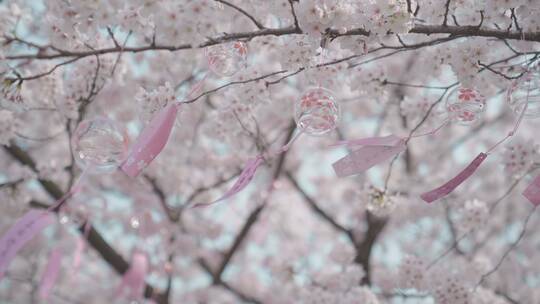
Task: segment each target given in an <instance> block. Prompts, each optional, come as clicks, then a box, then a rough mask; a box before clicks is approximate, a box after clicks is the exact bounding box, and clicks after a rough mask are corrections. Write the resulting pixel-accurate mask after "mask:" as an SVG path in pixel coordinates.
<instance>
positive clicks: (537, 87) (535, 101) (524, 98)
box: [506, 66, 540, 118]
mask: <svg viewBox="0 0 540 304" xmlns="http://www.w3.org/2000/svg"><path fill="white" fill-rule="evenodd" d="M506 102H507V103H508V105H509V106H510V108H511V109H512V111H514V113H516V114H517V115H519V114H520V113H521V112H522V111H523V109H524V107H525V106H527V108H526V109H525V112H524V113H523V117H524V118H538V117H540V70H539V69H538V66H533V67H532V68H531V69H530V70H529V71H528V72H526V73H525V74H524V75H523V76H522V77H520V78H518V79H516V80H514V81H513V82H512V84H511V85H510V87H509V88H508V91H507V93H506Z"/></svg>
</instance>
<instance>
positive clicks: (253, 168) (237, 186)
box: [192, 156, 263, 208]
mask: <svg viewBox="0 0 540 304" xmlns="http://www.w3.org/2000/svg"><path fill="white" fill-rule="evenodd" d="M262 163H263V158H262V157H261V156H257V157H256V158H251V159H249V160H248V161H247V163H246V165H245V167H244V170H242V173H240V176H239V177H238V179H237V180H236V182H235V183H234V185H233V186H232V187H231V188H230V189H229V190H228V191H227V192H225V194H224V195H223V196H222V197H220V198H218V199H217V200H215V201H213V202H210V203H200V204H195V205H193V206H192V208H197V207H206V206H210V205H213V204H216V203H219V202H221V201H223V200H225V199H228V198H229V197H231V196H233V195H235V194H237V193H238V192H240V191H242V190H244V188H246V187H247V185H249V183H250V182H251V180H252V179H253V177H254V176H255V172H257V169H258V168H259V166H260V165H261V164H262Z"/></svg>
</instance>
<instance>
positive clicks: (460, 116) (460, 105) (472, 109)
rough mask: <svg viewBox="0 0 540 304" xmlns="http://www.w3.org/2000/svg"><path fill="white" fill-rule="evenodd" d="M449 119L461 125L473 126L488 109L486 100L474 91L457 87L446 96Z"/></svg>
mask: <svg viewBox="0 0 540 304" xmlns="http://www.w3.org/2000/svg"><path fill="white" fill-rule="evenodd" d="M445 105H446V110H447V112H448V114H449V118H450V119H451V120H452V121H454V122H456V123H458V124H461V125H472V124H474V123H476V122H478V121H479V120H480V118H481V117H482V113H483V112H484V111H485V109H486V98H485V97H484V96H483V95H482V94H480V93H479V92H478V91H476V90H474V89H469V88H464V87H456V88H454V89H453V90H452V91H450V93H448V95H447V96H446V103H445Z"/></svg>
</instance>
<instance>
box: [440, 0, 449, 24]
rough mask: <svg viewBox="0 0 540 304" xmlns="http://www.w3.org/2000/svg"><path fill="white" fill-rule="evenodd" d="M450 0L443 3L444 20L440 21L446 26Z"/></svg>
mask: <svg viewBox="0 0 540 304" xmlns="http://www.w3.org/2000/svg"><path fill="white" fill-rule="evenodd" d="M450 1H451V0H447V1H446V4H445V5H444V20H443V23H442V25H443V26H447V22H448V12H449V11H450Z"/></svg>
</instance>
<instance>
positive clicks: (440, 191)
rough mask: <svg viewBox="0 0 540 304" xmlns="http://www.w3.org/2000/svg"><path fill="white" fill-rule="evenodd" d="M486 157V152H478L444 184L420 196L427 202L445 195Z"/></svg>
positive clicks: (467, 176) (459, 183) (472, 171)
mask: <svg viewBox="0 0 540 304" xmlns="http://www.w3.org/2000/svg"><path fill="white" fill-rule="evenodd" d="M486 158H487V154H485V153H480V154H478V156H477V157H476V158H475V159H474V160H473V161H472V162H471V163H470V164H469V165H468V166H467V167H466V168H465V169H463V171H461V172H460V173H459V174H458V175H456V177H454V178H452V179H451V180H449V181H448V182H446V183H445V184H444V185H442V186H440V187H439V188H436V189H434V190H431V191H429V192H426V193H424V194H422V195H421V196H420V197H421V198H422V199H423V200H424V201H425V202H427V203H431V202H433V201H436V200H438V199H440V198H442V197H445V196H447V195H448V194H449V193H450V192H452V191H454V190H455V189H456V188H457V187H458V186H459V185H461V183H463V182H464V181H465V180H466V179H468V178H469V177H470V176H471V175H473V173H474V172H475V171H476V169H478V167H480V165H481V164H482V162H483V161H484V160H485V159H486Z"/></svg>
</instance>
